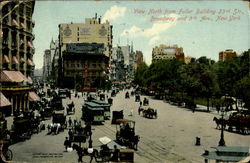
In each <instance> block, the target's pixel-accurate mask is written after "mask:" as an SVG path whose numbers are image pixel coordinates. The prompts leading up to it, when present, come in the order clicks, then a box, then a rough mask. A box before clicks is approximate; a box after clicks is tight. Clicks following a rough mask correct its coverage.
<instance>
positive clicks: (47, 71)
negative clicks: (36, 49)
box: [43, 49, 52, 81]
mask: <svg viewBox="0 0 250 163" xmlns="http://www.w3.org/2000/svg"><path fill="white" fill-rule="evenodd" d="M51 66H52V60H51V51H50V50H49V49H46V50H45V51H44V55H43V80H44V81H45V80H47V79H48V78H49V77H50V75H51Z"/></svg>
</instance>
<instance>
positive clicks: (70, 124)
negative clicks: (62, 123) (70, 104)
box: [68, 117, 72, 127]
mask: <svg viewBox="0 0 250 163" xmlns="http://www.w3.org/2000/svg"><path fill="white" fill-rule="evenodd" d="M68 123H69V127H72V119H71V117H69V120H68Z"/></svg>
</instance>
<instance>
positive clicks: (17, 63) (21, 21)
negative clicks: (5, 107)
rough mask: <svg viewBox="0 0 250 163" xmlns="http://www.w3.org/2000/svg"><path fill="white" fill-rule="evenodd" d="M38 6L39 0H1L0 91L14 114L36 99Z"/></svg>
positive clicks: (27, 106)
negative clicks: (34, 76) (35, 32)
mask: <svg viewBox="0 0 250 163" xmlns="http://www.w3.org/2000/svg"><path fill="white" fill-rule="evenodd" d="M34 6H35V1H2V2H0V8H1V10H0V12H1V13H0V16H1V20H2V21H1V23H0V32H1V33H0V34H1V39H0V82H1V87H0V91H1V92H2V94H3V95H4V96H5V97H6V99H8V101H9V102H10V103H11V111H10V113H11V114H13V115H18V114H19V113H20V112H24V111H28V110H29V99H32V97H31V94H30V92H31V91H32V88H33V85H32V79H31V78H32V77H33V71H34V66H35V65H34V63H33V55H34V53H35V49H34V47H33V43H32V42H33V40H34V39H35V36H34V34H33V33H32V31H33V27H34V25H35V23H34V21H33V20H32V15H33V11H34ZM1 103H2V98H1Z"/></svg>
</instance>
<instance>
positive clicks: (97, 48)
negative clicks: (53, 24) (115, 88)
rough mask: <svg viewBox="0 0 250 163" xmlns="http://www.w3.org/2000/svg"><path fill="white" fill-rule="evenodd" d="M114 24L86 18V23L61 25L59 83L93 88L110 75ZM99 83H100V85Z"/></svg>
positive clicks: (99, 19) (67, 85)
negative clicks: (101, 79)
mask: <svg viewBox="0 0 250 163" xmlns="http://www.w3.org/2000/svg"><path fill="white" fill-rule="evenodd" d="M112 39H113V35H112V25H110V24H109V22H108V21H106V22H105V23H101V18H97V15H95V17H94V18H86V19H85V23H70V24H60V25H59V60H58V67H59V68H58V70H59V72H58V74H59V76H58V81H60V82H61V85H62V86H65V87H69V88H70V87H71V88H72V87H74V88H78V89H82V87H86V88H87V87H88V88H90V87H91V88H92V87H94V86H96V85H97V83H96V81H97V80H98V79H100V78H105V76H106V74H108V73H109V70H108V68H109V57H110V55H111V50H112ZM99 84H100V83H99Z"/></svg>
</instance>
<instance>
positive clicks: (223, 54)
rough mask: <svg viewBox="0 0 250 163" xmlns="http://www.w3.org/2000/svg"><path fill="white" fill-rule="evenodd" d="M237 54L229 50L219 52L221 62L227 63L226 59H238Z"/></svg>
mask: <svg viewBox="0 0 250 163" xmlns="http://www.w3.org/2000/svg"><path fill="white" fill-rule="evenodd" d="M236 56H237V53H236V52H235V51H234V50H233V49H227V50H225V51H221V52H219V61H225V60H226V59H229V58H232V57H236Z"/></svg>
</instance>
